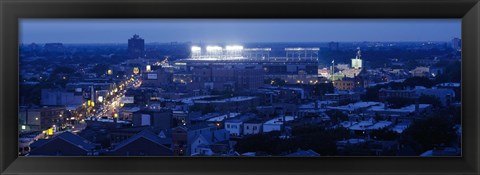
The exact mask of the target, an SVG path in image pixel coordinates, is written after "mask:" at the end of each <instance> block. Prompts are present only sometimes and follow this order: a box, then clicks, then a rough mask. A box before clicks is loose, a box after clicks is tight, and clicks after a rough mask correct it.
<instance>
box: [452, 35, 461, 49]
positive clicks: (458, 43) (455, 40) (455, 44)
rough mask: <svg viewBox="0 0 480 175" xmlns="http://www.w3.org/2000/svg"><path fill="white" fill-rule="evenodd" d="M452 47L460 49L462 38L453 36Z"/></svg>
mask: <svg viewBox="0 0 480 175" xmlns="http://www.w3.org/2000/svg"><path fill="white" fill-rule="evenodd" d="M452 48H453V49H455V50H458V51H460V50H461V49H462V39H460V38H453V39H452Z"/></svg>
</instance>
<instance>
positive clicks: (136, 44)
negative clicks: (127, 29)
mask: <svg viewBox="0 0 480 175" xmlns="http://www.w3.org/2000/svg"><path fill="white" fill-rule="evenodd" d="M128 57H129V58H144V57H145V40H143V39H142V38H140V36H138V35H133V37H132V38H130V39H128Z"/></svg>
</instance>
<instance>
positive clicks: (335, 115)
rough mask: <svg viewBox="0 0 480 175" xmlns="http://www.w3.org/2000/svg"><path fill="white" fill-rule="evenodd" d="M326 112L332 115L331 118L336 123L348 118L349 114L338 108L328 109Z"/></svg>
mask: <svg viewBox="0 0 480 175" xmlns="http://www.w3.org/2000/svg"><path fill="white" fill-rule="evenodd" d="M326 114H327V115H328V116H329V117H330V119H331V120H332V121H333V122H334V123H339V122H342V121H346V120H348V116H347V115H345V114H344V113H343V112H341V111H338V110H330V111H327V112H326Z"/></svg>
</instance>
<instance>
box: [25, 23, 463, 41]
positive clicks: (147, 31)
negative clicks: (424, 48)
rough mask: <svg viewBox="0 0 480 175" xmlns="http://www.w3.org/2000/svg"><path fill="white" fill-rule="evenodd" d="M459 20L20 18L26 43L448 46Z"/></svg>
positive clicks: (457, 35)
mask: <svg viewBox="0 0 480 175" xmlns="http://www.w3.org/2000/svg"><path fill="white" fill-rule="evenodd" d="M460 33H461V20H460V19H363V20H359V19H342V20H339V19H300V20H299V19H276V20H272V19H253V20H252V19H21V20H20V41H21V42H22V43H32V42H35V43H48V42H62V43H126V42H127V39H129V38H131V37H132V35H133V34H138V35H140V37H142V38H144V39H145V42H146V43H151V42H160V43H161V42H188V41H191V42H194V43H198V42H202V43H232V44H237V43H239V44H240V43H245V42H329V41H338V42H348V41H450V40H451V39H452V38H454V37H460Z"/></svg>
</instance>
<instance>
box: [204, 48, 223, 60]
mask: <svg viewBox="0 0 480 175" xmlns="http://www.w3.org/2000/svg"><path fill="white" fill-rule="evenodd" d="M206 50H207V56H208V57H210V58H221V57H222V55H223V49H222V47H220V46H207V48H206Z"/></svg>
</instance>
